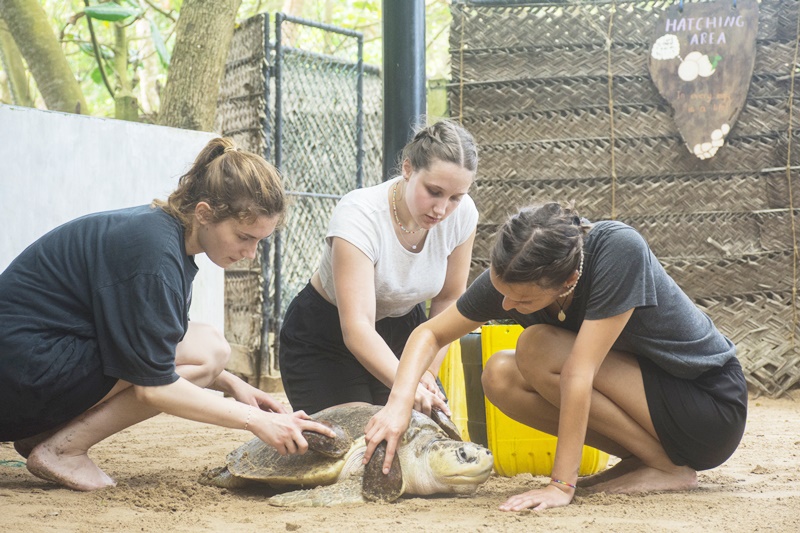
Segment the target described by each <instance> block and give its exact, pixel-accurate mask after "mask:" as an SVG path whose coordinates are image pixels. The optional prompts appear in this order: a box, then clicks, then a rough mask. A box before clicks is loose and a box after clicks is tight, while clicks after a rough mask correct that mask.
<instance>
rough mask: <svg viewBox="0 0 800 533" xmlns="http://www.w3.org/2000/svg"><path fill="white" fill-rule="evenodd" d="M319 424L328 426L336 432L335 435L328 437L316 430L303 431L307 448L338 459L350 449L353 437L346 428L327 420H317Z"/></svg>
mask: <svg viewBox="0 0 800 533" xmlns="http://www.w3.org/2000/svg"><path fill="white" fill-rule="evenodd" d="M316 422H319V423H320V424H323V425H325V426H328V427H329V428H331V429H332V430H333V432H334V433H336V436H335V437H328V436H327V435H323V434H321V433H317V432H316V431H303V437H304V438H305V439H306V441H307V442H308V449H309V450H314V451H315V452H318V453H321V454H322V455H324V456H326V457H332V458H334V459H338V458H339V457H342V456H343V455H344V454H346V453H347V452H348V451H349V450H350V446H352V445H353V438H352V437H351V436H350V434H349V433H348V432H347V430H346V429H344V428H343V427H341V426H339V425H338V424H333V423H331V422H328V421H327V420H317V421H316Z"/></svg>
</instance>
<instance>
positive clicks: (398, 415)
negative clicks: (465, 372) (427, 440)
mask: <svg viewBox="0 0 800 533" xmlns="http://www.w3.org/2000/svg"><path fill="white" fill-rule="evenodd" d="M480 325H481V323H480V322H474V321H472V320H469V319H468V318H466V317H465V316H464V315H462V314H461V313H460V312H459V311H458V309H457V308H456V306H455V304H453V305H451V306H450V307H448V308H447V309H446V310H445V311H443V312H442V313H440V314H439V315H437V316H436V317H434V318H432V319H431V320H428V321H427V322H425V323H423V324H420V325H419V326H418V327H417V328H416V329H415V330H414V332H413V333H412V334H411V336H410V337H409V338H408V342H407V343H406V347H405V349H404V350H403V356H402V357H401V358H400V365H399V368H398V371H397V377H396V378H395V383H394V386H393V387H392V392H391V394H390V395H389V400H388V402H387V403H386V406H385V407H384V408H383V409H381V410H380V411H378V412H377V413H375V416H373V417H372V419H370V421H369V422H368V423H367V426H366V428H365V435H366V440H367V450H366V452H365V454H364V463H365V464H366V463H367V462H369V460H370V458H371V457H372V454H373V453H374V451H375V448H376V447H377V446H378V444H380V443H381V442H382V441H384V440H385V441H386V458H385V460H384V463H383V472H384V473H388V472H389V469H390V467H391V466H392V459H394V455H395V451H396V450H397V444H398V442H399V440H400V437H402V435H403V433H405V430H406V429H407V428H408V423H409V420H410V419H411V409H412V407H413V406H414V403H415V401H414V391H415V388H416V387H417V384H418V383H419V380H420V377H421V376H422V374H424V373H425V370H426V369H427V368H428V367H429V366H430V364H431V362H432V361H433V359H434V357H436V354H437V352H439V350H441V349H442V347H444V346H447V345H448V344H449V343H451V342H453V341H455V340H457V339H460V338H461V337H463V336H464V335H466V334H467V333H469V332H470V331H472V330H474V329H475V328H477V327H478V326H480Z"/></svg>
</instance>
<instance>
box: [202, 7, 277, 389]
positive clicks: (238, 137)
mask: <svg viewBox="0 0 800 533" xmlns="http://www.w3.org/2000/svg"><path fill="white" fill-rule="evenodd" d="M267 17H268V16H267V15H266V14H262V15H258V16H255V17H252V18H250V19H247V20H246V21H244V22H243V23H242V24H241V25H240V26H239V27H238V28H237V29H236V31H235V32H234V35H233V39H232V41H231V47H230V50H229V51H228V59H227V61H226V64H225V73H224V75H223V78H222V82H221V84H220V90H219V96H218V98H217V115H216V121H215V125H214V131H216V132H217V133H219V134H221V135H225V136H227V137H232V138H233V139H234V141H235V142H236V143H237V145H238V146H239V147H240V148H241V149H243V150H247V151H249V152H253V153H256V154H260V155H268V154H269V153H270V150H271V144H272V143H271V138H270V135H269V117H268V110H269V107H270V106H269V95H270V92H269V83H268V74H267V73H268V70H267V64H268V61H269V50H268V49H267V47H266V46H265V41H266V39H265V32H266V31H268V30H267V29H266V26H265V25H266V24H267V23H268V19H267ZM263 273H264V269H262V264H261V254H260V253H259V254H257V255H256V259H255V260H249V259H243V260H242V261H239V262H237V263H235V264H233V265H232V266H230V267H228V268H227V269H226V270H225V337H226V338H227V340H228V342H229V343H230V344H231V347H232V349H233V354H232V357H231V363H230V364H229V366H228V370H231V371H233V372H235V373H237V374H239V375H241V376H242V377H244V378H246V379H249V380H252V379H253V378H255V376H261V375H268V374H269V373H270V372H269V368H270V367H271V365H270V364H269V362H263V363H264V364H263V366H264V367H265V368H263V369H262V370H259V369H258V368H256V364H258V363H257V361H258V358H257V357H256V354H258V353H259V352H260V350H261V342H262V339H261V337H262V328H263V325H264V319H265V317H264V315H263V302H264V299H263V287H264V283H265V279H264V275H263Z"/></svg>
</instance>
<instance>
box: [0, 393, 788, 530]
mask: <svg viewBox="0 0 800 533" xmlns="http://www.w3.org/2000/svg"><path fill="white" fill-rule="evenodd" d="M248 435H249V433H245V432H242V431H234V430H227V429H223V428H217V427H215V426H206V425H203V424H198V423H194V422H189V421H186V420H182V419H179V418H175V417H172V416H169V415H160V416H158V417H156V418H154V419H152V420H149V421H147V422H145V423H143V424H140V425H138V426H135V427H134V428H131V429H129V430H126V431H124V432H122V433H120V434H119V435H116V436H114V437H112V438H110V439H108V440H107V441H105V442H102V443H100V444H99V445H97V446H96V447H95V449H94V450H93V452H92V453H91V456H92V458H93V459H94V460H95V461H96V462H97V463H98V465H99V466H100V467H101V468H103V469H104V470H105V471H106V472H107V473H108V474H109V475H111V476H112V477H113V478H115V479H116V480H117V482H118V486H117V487H116V488H113V489H109V490H103V491H99V492H95V493H80V492H74V491H71V490H67V489H63V488H59V487H57V486H56V485H54V484H52V483H48V482H45V481H42V480H39V479H38V478H35V477H33V476H32V475H30V474H29V473H28V472H27V470H26V469H25V468H24V467H23V466H22V464H21V463H18V462H17V461H19V460H20V459H21V458H20V457H19V456H18V455H17V454H16V453H15V451H14V449H13V447H12V446H11V445H10V444H8V443H5V444H0V531H9V532H12V531H14V532H15V531H19V532H26V533H27V532H40V531H42V532H50V531H80V532H95V531H171V532H173V531H174V532H179V531H225V532H239V531H260V532H263V531H314V532H317V531H330V532H334V533H340V532H347V533H352V532H356V531H369V532H378V531H387V530H390V529H393V530H396V531H411V530H426V531H446V532H450V531H521V530H532V529H536V530H542V531H575V530H579V529H580V530H582V531H589V532H594V531H596V532H608V531H614V532H637V533H638V532H642V531H648V532H656V531H687V530H690V529H691V530H702V531H736V532H738V531H774V530H779V531H800V391H794V392H793V394H791V395H790V396H789V397H785V398H782V399H778V400H771V399H764V398H758V399H753V398H751V403H750V416H749V421H748V427H747V432H746V434H745V437H744V440H743V442H742V444H741V446H740V447H739V449H738V451H737V452H736V453H735V454H734V456H733V457H732V458H731V459H730V460H729V461H728V462H727V463H726V464H724V465H722V466H721V467H719V468H717V469H715V470H711V471H708V472H703V473H701V474H700V488H699V489H698V490H695V491H691V492H682V493H661V494H649V495H643V496H642V495H640V496H616V495H605V494H598V495H584V496H580V493H579V495H578V497H577V498H576V500H575V502H574V503H573V504H572V505H570V506H568V507H565V508H561V509H553V510H549V511H545V512H543V513H538V512H531V511H525V512H521V513H504V512H501V511H498V510H497V506H498V505H499V504H500V503H502V502H503V501H504V499H505V498H506V497H508V496H510V495H513V494H515V493H519V492H523V491H525V490H527V488H528V487H531V486H536V485H538V484H540V483H544V482H545V481H546V478H537V477H533V476H531V475H529V474H523V475H519V476H516V477H513V478H503V477H499V476H496V475H493V476H492V477H491V478H490V479H489V481H488V482H487V483H486V484H484V485H483V486H482V487H481V488H480V489H479V490H478V492H477V493H476V494H475V495H474V496H473V497H437V498H402V499H401V500H399V501H398V502H395V503H393V504H364V505H358V506H348V507H338V508H299V509H290V510H287V509H284V508H278V507H273V506H270V505H268V504H267V503H265V501H264V495H263V494H258V493H246V494H242V493H234V492H231V491H227V490H221V489H216V488H212V487H206V486H203V485H200V484H198V483H197V478H198V475H199V474H200V473H201V472H202V471H203V470H204V469H205V468H207V467H213V466H218V465H220V464H222V463H223V462H224V458H225V455H226V454H227V453H228V452H229V451H230V450H232V449H234V448H235V447H236V446H238V445H239V444H241V443H243V442H246V441H247V440H248V438H249V437H248Z"/></svg>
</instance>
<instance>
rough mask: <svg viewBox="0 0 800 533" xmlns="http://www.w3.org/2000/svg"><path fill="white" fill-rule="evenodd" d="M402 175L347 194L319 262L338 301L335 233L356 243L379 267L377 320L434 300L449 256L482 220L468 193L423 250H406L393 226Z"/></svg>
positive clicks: (325, 283)
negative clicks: (393, 197)
mask: <svg viewBox="0 0 800 533" xmlns="http://www.w3.org/2000/svg"><path fill="white" fill-rule="evenodd" d="M401 179H403V178H402V176H398V177H397V178H394V179H392V180H389V181H386V182H383V183H381V184H379V185H375V186H373V187H368V188H364V189H356V190H354V191H351V192H349V193H347V194H346V195H345V196H344V197H343V198H342V199H341V200H340V201H339V203H338V204H337V205H336V207H335V208H334V210H333V216H332V217H331V221H330V223H329V224H328V233H327V235H326V237H325V248H324V250H323V252H322V259H321V261H320V266H319V277H320V281H321V282H322V286H323V288H324V289H325V292H326V293H327V294H328V296H329V297H330V299H331V300H332V301H333V302H334V303H336V290H335V289H334V286H333V271H332V268H331V256H332V253H331V251H332V247H333V237H339V238H341V239H344V240H346V241H347V242H349V243H351V244H352V245H353V246H355V247H356V248H358V249H359V250H361V251H362V252H363V253H364V255H366V256H367V257H369V259H370V260H371V261H372V264H373V265H375V296H376V300H377V301H376V307H375V320H380V319H382V318H386V317H390V316H391V317H397V316H403V315H405V314H407V313H408V312H409V311H411V309H413V308H414V306H415V305H417V304H418V303H420V302H424V301H426V300H428V299H429V298H433V297H434V296H436V295H437V294H439V292H440V291H441V290H442V287H443V286H444V280H445V274H446V273H447V258H448V257H449V256H450V254H451V253H452V252H453V250H454V249H455V248H456V247H458V246H459V245H460V244H462V243H463V242H464V241H466V240H467V239H468V238H469V236H470V235H472V232H473V231H474V230H475V228H476V226H477V224H478V210H477V208H476V207H475V202H473V201H472V198H470V197H469V195H467V194H465V195H464V196H463V197H462V198H461V202H460V203H459V205H458V207H456V209H455V210H454V211H453V212H452V213H451V214H450V216H448V217H447V218H446V219H444V220H443V221H442V222H440V223H439V224H437V225H436V226H434V227H433V229H431V230H430V231H429V232H428V236H427V237H426V239H425V242H424V245H423V247H422V249H421V250H420V251H419V252H417V253H412V252H410V251H408V250H406V249H405V248H404V247H403V245H402V243H401V242H400V241H399V240H398V238H397V236H396V235H395V232H394V227H393V225H392V224H393V217H394V215H393V213H392V210H391V206H390V204H389V201H388V198H389V189H390V188H391V187H392V186H394V184H395V183H396V182H397V181H398V180H401Z"/></svg>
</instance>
